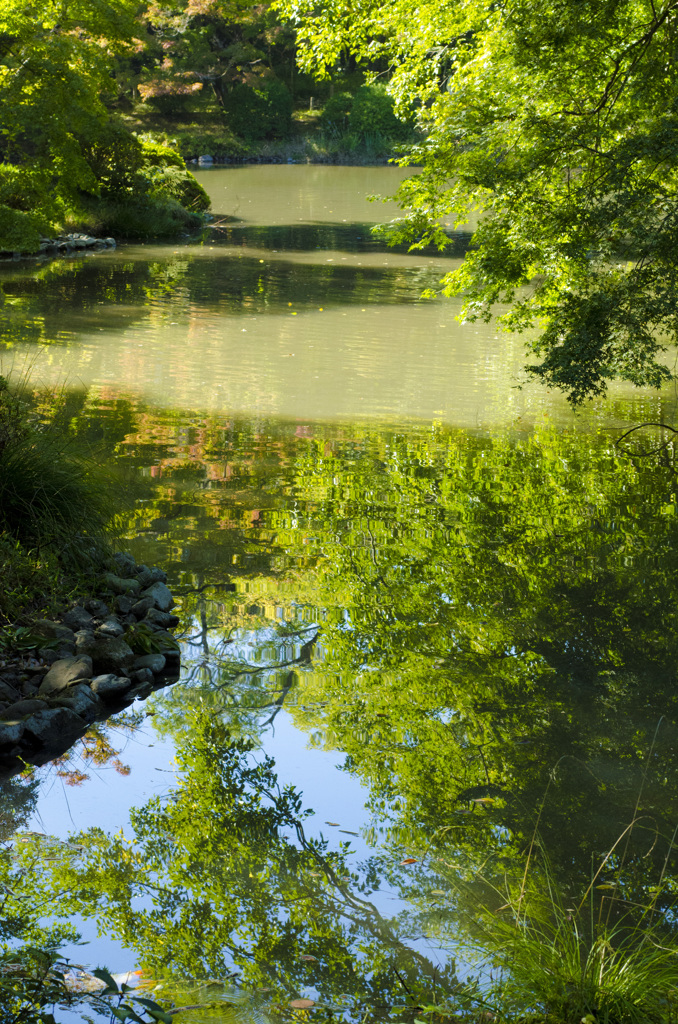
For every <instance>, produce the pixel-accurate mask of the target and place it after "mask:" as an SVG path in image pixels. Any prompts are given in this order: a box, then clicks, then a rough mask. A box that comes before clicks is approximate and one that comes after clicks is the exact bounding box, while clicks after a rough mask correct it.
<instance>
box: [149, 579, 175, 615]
mask: <svg viewBox="0 0 678 1024" xmlns="http://www.w3.org/2000/svg"><path fill="white" fill-rule="evenodd" d="M141 597H142V598H144V597H152V598H153V605H154V607H155V608H157V609H158V611H161V612H168V611H169V610H170V608H173V607H174V598H173V597H172V593H171V591H170V589H169V587H167V586H166V585H165V584H164V583H153V584H152V585H151V586H150V587H148V588H147V589H146V590H144V591H142V593H141Z"/></svg>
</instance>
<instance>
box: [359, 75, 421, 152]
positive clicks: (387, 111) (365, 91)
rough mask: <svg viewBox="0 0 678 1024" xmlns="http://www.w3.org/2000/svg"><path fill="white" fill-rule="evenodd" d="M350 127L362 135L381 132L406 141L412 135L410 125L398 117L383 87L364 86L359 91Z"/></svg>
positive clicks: (390, 98) (391, 100)
mask: <svg viewBox="0 0 678 1024" xmlns="http://www.w3.org/2000/svg"><path fill="white" fill-rule="evenodd" d="M348 126H349V129H350V130H351V131H353V132H356V133H358V134H361V135H365V134H368V133H370V132H380V133H381V134H382V135H387V136H389V137H390V138H393V139H404V138H406V137H407V136H409V135H410V134H411V132H410V130H409V128H408V125H407V124H406V123H404V122H403V121H402V120H400V118H398V117H397V116H396V113H395V104H394V102H393V99H392V97H391V96H389V94H388V93H387V91H386V87H385V86H383V85H363V86H361V87H360V88H359V89H358V90H357V92H356V94H355V96H354V97H353V103H352V104H351V109H350V112H349V115H348Z"/></svg>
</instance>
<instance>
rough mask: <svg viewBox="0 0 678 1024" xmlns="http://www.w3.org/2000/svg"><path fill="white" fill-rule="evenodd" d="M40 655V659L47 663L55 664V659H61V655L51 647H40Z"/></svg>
mask: <svg viewBox="0 0 678 1024" xmlns="http://www.w3.org/2000/svg"><path fill="white" fill-rule="evenodd" d="M38 657H39V658H40V661H44V663H45V665H53V664H54V662H55V661H58V660H59V655H58V654H57V652H56V651H55V650H53V649H52V648H51V647H39V648H38Z"/></svg>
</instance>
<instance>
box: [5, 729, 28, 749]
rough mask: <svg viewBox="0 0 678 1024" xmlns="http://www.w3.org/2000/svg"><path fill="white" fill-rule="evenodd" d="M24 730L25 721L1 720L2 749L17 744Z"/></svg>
mask: <svg viewBox="0 0 678 1024" xmlns="http://www.w3.org/2000/svg"><path fill="white" fill-rule="evenodd" d="M23 732H24V723H23V722H0V749H2V750H4V749H6V748H7V747H13V746H15V745H16V744H17V743H18V742H19V740H20V739H21V737H22V736H23Z"/></svg>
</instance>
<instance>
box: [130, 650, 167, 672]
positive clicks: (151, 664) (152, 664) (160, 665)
mask: <svg viewBox="0 0 678 1024" xmlns="http://www.w3.org/2000/svg"><path fill="white" fill-rule="evenodd" d="M133 668H134V671H135V672H138V671H139V669H142V668H148V669H150V670H151V672H152V673H153V675H154V676H158V675H160V673H161V672H162V671H163V669H164V668H165V656H164V655H163V654H143V655H142V656H141V657H140V658H137V659H136V660H135V662H134V666H133Z"/></svg>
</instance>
